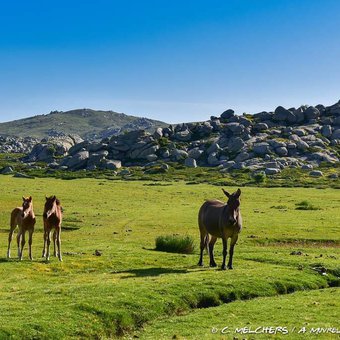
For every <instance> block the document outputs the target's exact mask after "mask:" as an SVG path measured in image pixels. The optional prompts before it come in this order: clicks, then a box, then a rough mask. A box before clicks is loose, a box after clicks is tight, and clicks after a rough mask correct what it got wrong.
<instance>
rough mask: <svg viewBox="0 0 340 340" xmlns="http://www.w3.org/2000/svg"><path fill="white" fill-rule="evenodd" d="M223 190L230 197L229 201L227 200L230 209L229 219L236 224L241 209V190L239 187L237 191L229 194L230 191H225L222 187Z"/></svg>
mask: <svg viewBox="0 0 340 340" xmlns="http://www.w3.org/2000/svg"><path fill="white" fill-rule="evenodd" d="M222 191H223V193H224V194H225V195H226V196H227V197H228V202H227V205H228V207H229V209H228V221H229V223H231V224H235V223H236V221H237V216H238V214H239V211H240V205H241V201H240V196H241V190H240V189H237V191H235V192H234V193H232V194H229V192H227V191H225V190H224V189H222Z"/></svg>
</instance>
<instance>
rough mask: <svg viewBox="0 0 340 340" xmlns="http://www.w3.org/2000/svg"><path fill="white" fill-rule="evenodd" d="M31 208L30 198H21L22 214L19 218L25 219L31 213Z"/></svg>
mask: <svg viewBox="0 0 340 340" xmlns="http://www.w3.org/2000/svg"><path fill="white" fill-rule="evenodd" d="M32 206H33V201H32V196H30V197H22V213H21V217H23V218H25V217H26V216H27V215H28V214H29V213H30V211H31V209H32Z"/></svg>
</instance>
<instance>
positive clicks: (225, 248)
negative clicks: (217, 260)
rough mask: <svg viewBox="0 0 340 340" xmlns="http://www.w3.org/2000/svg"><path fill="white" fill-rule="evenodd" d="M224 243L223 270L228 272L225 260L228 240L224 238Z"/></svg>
mask: <svg viewBox="0 0 340 340" xmlns="http://www.w3.org/2000/svg"><path fill="white" fill-rule="evenodd" d="M222 242H223V262H222V267H221V269H222V270H226V269H227V267H226V265H225V259H226V257H227V239H226V238H222Z"/></svg>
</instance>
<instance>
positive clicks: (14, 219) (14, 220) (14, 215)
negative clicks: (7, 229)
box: [9, 208, 18, 229]
mask: <svg viewBox="0 0 340 340" xmlns="http://www.w3.org/2000/svg"><path fill="white" fill-rule="evenodd" d="M17 214H18V208H15V209H14V210H13V211H12V213H11V219H10V221H9V225H10V226H11V229H13V228H15V227H16V226H17Z"/></svg>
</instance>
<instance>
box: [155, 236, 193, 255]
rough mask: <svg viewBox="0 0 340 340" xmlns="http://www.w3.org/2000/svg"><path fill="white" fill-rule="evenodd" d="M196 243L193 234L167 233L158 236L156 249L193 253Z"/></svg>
mask: <svg viewBox="0 0 340 340" xmlns="http://www.w3.org/2000/svg"><path fill="white" fill-rule="evenodd" d="M194 249H195V245H194V239H193V238H192V237H191V236H179V235H166V236H159V237H157V238H156V250H159V251H166V252H169V253H181V254H192V253H193V252H194Z"/></svg>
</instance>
